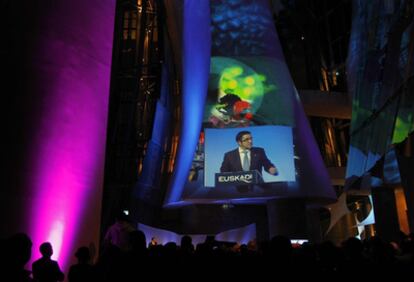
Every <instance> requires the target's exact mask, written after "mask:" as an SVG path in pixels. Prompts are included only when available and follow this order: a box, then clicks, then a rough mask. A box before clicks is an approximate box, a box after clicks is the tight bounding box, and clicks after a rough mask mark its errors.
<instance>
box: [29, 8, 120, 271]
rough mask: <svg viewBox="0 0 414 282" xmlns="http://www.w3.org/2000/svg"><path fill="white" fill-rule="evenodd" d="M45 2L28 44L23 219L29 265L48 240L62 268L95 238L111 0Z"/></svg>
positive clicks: (110, 51)
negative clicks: (31, 112) (30, 105)
mask: <svg viewBox="0 0 414 282" xmlns="http://www.w3.org/2000/svg"><path fill="white" fill-rule="evenodd" d="M45 2H46V3H43V2H42V3H39V5H40V6H42V7H41V8H40V9H39V11H38V13H40V15H39V18H40V20H39V21H40V23H39V28H38V29H39V30H38V33H39V34H38V36H37V38H36V39H35V40H34V41H35V42H34V44H33V45H34V49H33V56H32V59H33V61H32V68H33V69H32V70H31V73H33V74H34V76H35V78H34V85H33V95H36V96H37V97H39V98H38V104H37V105H35V106H34V107H36V109H35V112H36V114H35V116H34V118H33V121H32V125H33V126H32V127H33V129H34V133H33V134H31V135H32V136H30V138H31V139H32V145H31V148H30V156H28V157H29V161H28V163H27V165H28V167H27V170H28V171H27V177H26V182H27V185H30V192H29V193H28V195H29V196H28V197H31V208H30V209H28V210H27V213H28V214H27V217H28V218H31V226H30V228H29V235H30V236H31V238H32V240H33V255H32V260H35V259H37V258H38V257H39V252H38V248H39V245H40V244H41V243H42V242H45V241H49V242H51V243H52V246H53V249H54V255H53V259H57V260H58V261H59V263H60V265H61V267H62V268H63V269H65V270H66V269H67V267H68V264H69V260H70V259H71V258H72V257H73V254H74V252H75V250H76V248H78V247H79V246H80V245H79V244H86V245H87V244H88V242H90V241H93V240H94V239H95V243H96V241H97V239H98V236H97V235H98V232H99V222H100V217H99V215H100V202H101V200H102V179H103V168H104V157H105V141H106V125H107V112H108V98H109V79H110V66H111V58H112V41H113V29H114V15H115V1H110V0H91V1H81V0H76V1H71V3H70V5H67V2H66V1H53V5H50V3H49V5H48V2H49V1H45ZM87 208H90V209H88V210H86V209H87ZM92 217H94V218H92ZM91 222H92V223H93V225H92V226H91V225H90V223H91ZM88 229H89V230H88ZM86 233H88V234H86ZM92 233H93V234H92ZM91 237H93V238H92V239H91Z"/></svg>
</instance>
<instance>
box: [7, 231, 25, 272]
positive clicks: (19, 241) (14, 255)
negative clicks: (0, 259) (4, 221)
mask: <svg viewBox="0 0 414 282" xmlns="http://www.w3.org/2000/svg"><path fill="white" fill-rule="evenodd" d="M2 243H3V244H4V246H2V247H4V250H5V252H4V253H3V254H2V255H4V256H5V257H4V258H5V260H6V261H7V262H8V263H10V264H11V265H12V267H15V268H19V269H21V268H23V267H24V265H25V264H26V263H27V262H28V261H29V259H30V257H31V255H32V241H31V240H30V238H29V236H27V235H26V234H24V233H17V234H14V235H13V236H11V237H10V238H8V239H7V240H4V242H2ZM2 249H3V248H2Z"/></svg>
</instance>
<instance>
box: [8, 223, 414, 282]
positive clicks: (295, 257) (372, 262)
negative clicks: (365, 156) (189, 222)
mask: <svg viewBox="0 0 414 282" xmlns="http://www.w3.org/2000/svg"><path fill="white" fill-rule="evenodd" d="M1 248H2V249H1V254H2V263H1V266H2V267H4V269H3V270H2V271H1V273H2V275H3V276H4V277H12V279H8V280H3V281H40V282H41V281H49V282H51V281H63V280H64V279H65V274H64V273H63V272H62V270H61V269H60V267H59V265H58V263H57V262H56V261H54V260H52V259H51V256H52V254H53V248H52V245H51V244H50V243H49V242H45V243H43V244H41V246H40V249H39V250H40V253H41V254H42V257H41V258H40V259H38V260H36V261H35V262H33V264H32V271H29V270H27V269H26V264H27V263H28V261H29V259H30V257H31V252H32V250H31V249H32V242H31V240H30V238H29V236H27V235H26V234H15V235H13V236H11V237H9V238H7V239H3V240H2V241H1ZM413 253H414V235H413V234H410V235H405V234H403V233H401V239H400V240H399V242H385V241H383V240H381V239H380V238H379V237H371V238H369V239H367V240H359V239H357V238H349V239H347V240H345V241H344V242H342V244H341V245H340V246H337V245H335V244H333V243H332V242H330V241H326V242H323V243H320V244H311V243H304V244H302V245H292V244H291V241H290V240H289V238H287V237H284V236H275V237H273V238H272V239H271V240H270V241H265V242H260V243H258V242H256V241H250V242H249V243H248V244H241V245H240V244H237V243H235V242H233V243H232V242H219V241H216V240H215V239H214V237H211V236H208V237H207V239H206V240H205V242H204V243H202V244H197V246H194V245H193V243H192V238H191V236H188V235H186V236H183V237H182V239H181V244H180V245H177V244H176V243H174V242H169V243H166V244H164V245H163V244H159V243H158V242H156V239H155V238H152V240H151V242H150V243H149V244H148V245H147V243H146V237H145V234H144V233H143V232H142V231H139V230H136V229H134V228H133V227H132V225H130V224H129V223H128V222H127V220H126V219H125V218H123V217H122V216H119V217H118V219H117V221H116V223H115V224H114V225H112V226H111V227H110V228H109V229H108V231H107V233H106V236H105V239H104V243H103V246H102V249H101V252H100V255H99V257H98V258H92V257H91V252H90V249H89V248H88V247H86V246H81V247H80V248H78V249H77V250H76V252H74V255H75V256H76V258H77V261H78V262H77V263H76V264H74V265H72V266H71V267H70V269H69V271H68V273H67V277H66V278H67V280H68V281H69V282H77V281H104V282H106V281H138V280H140V279H142V278H143V277H145V276H146V275H145V274H144V273H145V272H149V271H150V273H151V275H157V274H159V275H164V274H165V273H163V271H164V270H165V269H167V267H169V268H168V269H170V270H171V269H175V270H174V271H175V272H177V273H186V272H187V271H189V269H193V270H194V269H198V270H200V269H202V270H204V271H205V273H204V272H203V273H204V274H205V275H208V274H211V273H212V272H214V271H215V270H217V273H226V272H227V273H229V272H230V273H232V272H233V271H236V273H238V274H239V275H240V274H241V273H244V272H246V275H248V274H250V275H251V274H252V273H255V275H259V274H261V275H264V276H263V277H267V275H281V273H283V272H285V274H289V275H292V276H300V275H303V274H304V273H306V274H308V275H310V274H319V275H321V274H324V275H329V277H335V275H338V276H337V277H343V276H344V275H360V273H365V274H378V273H384V272H385V271H387V272H389V273H400V274H402V273H405V272H409V271H411V270H412V269H413V266H414V256H413ZM234 267H235V268H234ZM298 270H299V271H298Z"/></svg>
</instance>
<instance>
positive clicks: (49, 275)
mask: <svg viewBox="0 0 414 282" xmlns="http://www.w3.org/2000/svg"><path fill="white" fill-rule="evenodd" d="M39 250H40V253H41V254H42V257H41V258H40V259H38V260H36V261H35V262H33V264H32V271H33V279H34V280H35V281H36V282H37V281H39V282H56V281H63V279H64V278H65V275H64V274H63V272H62V271H61V270H60V267H59V264H58V262H57V261H55V260H52V259H51V257H52V255H53V248H52V245H51V244H50V243H49V242H45V243H42V244H41V245H40V248H39Z"/></svg>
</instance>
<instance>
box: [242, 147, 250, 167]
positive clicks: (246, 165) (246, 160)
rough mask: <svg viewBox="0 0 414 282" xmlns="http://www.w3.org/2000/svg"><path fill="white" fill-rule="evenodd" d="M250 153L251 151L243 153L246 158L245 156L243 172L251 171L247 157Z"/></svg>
mask: <svg viewBox="0 0 414 282" xmlns="http://www.w3.org/2000/svg"><path fill="white" fill-rule="evenodd" d="M248 152H249V151H247V150H245V151H243V154H244V156H243V163H242V168H243V171H248V170H250V163H249V157H248V156H247V153H248Z"/></svg>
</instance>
